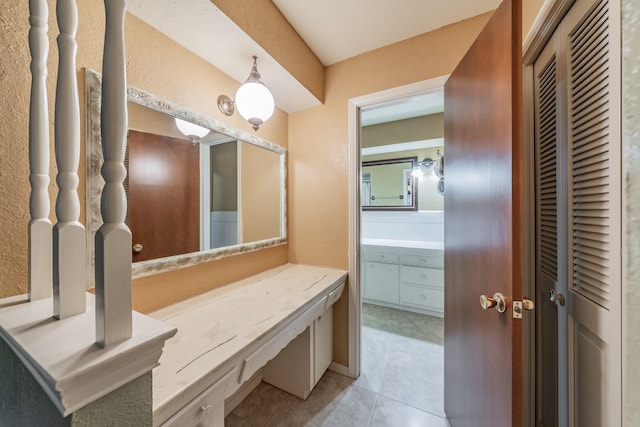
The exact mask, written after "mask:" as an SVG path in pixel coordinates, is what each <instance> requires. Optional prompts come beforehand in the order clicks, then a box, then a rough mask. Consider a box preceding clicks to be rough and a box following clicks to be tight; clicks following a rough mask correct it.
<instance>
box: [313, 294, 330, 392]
mask: <svg viewBox="0 0 640 427" xmlns="http://www.w3.org/2000/svg"><path fill="white" fill-rule="evenodd" d="M313 326H314V329H315V330H314V334H313V356H314V384H313V385H314V386H315V384H317V383H318V381H320V378H321V377H322V375H324V372H325V371H326V370H327V368H328V367H329V365H331V361H332V360H333V306H331V307H329V308H328V309H327V311H325V312H324V313H323V314H322V316H320V317H319V318H318V319H316V321H315V322H314V323H313Z"/></svg>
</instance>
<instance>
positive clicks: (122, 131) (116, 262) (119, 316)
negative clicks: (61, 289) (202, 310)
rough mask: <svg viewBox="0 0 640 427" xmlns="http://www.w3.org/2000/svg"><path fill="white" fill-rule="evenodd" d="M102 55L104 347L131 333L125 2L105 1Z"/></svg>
mask: <svg viewBox="0 0 640 427" xmlns="http://www.w3.org/2000/svg"><path fill="white" fill-rule="evenodd" d="M104 4H105V11H106V29H105V40H104V56H103V58H102V67H103V69H102V112H101V120H100V126H101V132H102V153H103V157H104V164H103V166H102V176H103V177H104V181H105V185H104V189H103V191H102V198H101V201H100V208H101V211H102V219H103V221H104V223H103V224H102V226H101V227H100V228H99V229H98V231H97V232H96V241H95V245H96V250H95V256H96V342H97V343H98V344H99V345H101V346H103V347H106V346H108V345H110V344H113V343H116V342H119V341H122V340H125V339H127V338H130V337H131V231H130V230H129V227H127V225H126V224H125V223H124V219H125V215H126V209H127V196H126V194H125V190H124V186H123V184H122V183H123V181H124V178H125V176H126V173H127V171H126V169H125V166H124V155H125V146H126V134H127V92H126V85H127V83H126V70H125V52H124V14H125V10H126V4H125V1H124V0H105V1H104Z"/></svg>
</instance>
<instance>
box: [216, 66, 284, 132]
mask: <svg viewBox="0 0 640 427" xmlns="http://www.w3.org/2000/svg"><path fill="white" fill-rule="evenodd" d="M257 60H258V57H257V56H254V57H253V67H252V68H251V72H250V73H249V77H248V78H247V80H246V81H245V82H244V84H243V85H242V86H240V88H239V89H238V91H237V92H236V99H235V101H232V100H231V98H229V97H228V96H227V95H220V96H219V97H218V108H219V109H220V111H221V112H222V113H223V114H224V115H227V116H230V115H232V114H233V113H234V112H235V109H236V108H237V109H238V113H240V115H241V116H242V117H244V119H245V120H247V121H248V122H249V123H251V125H252V126H253V130H258V128H259V127H260V125H261V124H263V123H264V122H266V121H267V120H269V119H270V118H271V116H272V115H273V110H274V108H275V103H274V101H273V95H271V92H269V89H267V87H266V86H265V85H264V83H262V81H261V80H260V73H258V65H257Z"/></svg>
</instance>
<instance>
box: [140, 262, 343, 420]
mask: <svg viewBox="0 0 640 427" xmlns="http://www.w3.org/2000/svg"><path fill="white" fill-rule="evenodd" d="M346 276H347V272H346V271H343V270H337V269H333V268H326V267H314V266H308V265H296V264H287V265H283V266H280V267H277V268H274V269H271V270H268V271H266V272H263V273H260V274H257V275H255V276H251V277H249V278H247V279H244V280H240V281H238V282H235V283H232V284H230V285H226V286H223V287H220V288H217V289H214V290H212V291H209V292H207V293H205V294H202V295H199V296H197V297H194V298H191V299H189V300H186V301H182V302H179V303H177V304H174V305H171V306H169V307H166V308H163V309H161V310H158V311H156V312H154V313H151V314H150V315H151V316H153V317H154V318H156V319H159V320H162V321H163V322H165V323H167V324H170V325H172V326H175V327H177V328H178V333H177V334H176V336H175V337H174V338H172V339H171V340H169V341H167V343H166V346H165V349H164V351H163V353H162V357H161V358H160V366H159V367H157V368H156V369H154V371H153V400H154V402H153V406H154V417H155V416H158V415H160V414H159V413H162V414H167V413H169V414H170V413H171V412H172V411H171V409H170V408H167V406H169V407H173V406H174V404H173V402H171V401H172V400H181V399H182V397H183V395H185V394H188V395H192V394H195V393H199V392H201V390H198V388H201V386H202V384H203V382H207V383H208V382H211V381H207V378H209V379H212V380H213V379H215V378H217V377H219V376H221V375H223V374H224V372H226V370H227V369H228V368H227V366H228V365H229V363H230V362H233V361H234V360H235V359H238V358H243V357H245V356H246V355H244V353H245V352H246V351H247V349H248V348H249V346H255V345H263V342H264V341H266V340H268V339H269V336H268V334H269V333H271V332H272V331H273V330H274V329H278V328H282V327H283V326H282V325H286V324H287V322H290V321H291V319H292V318H295V317H296V316H299V315H300V314H301V313H302V312H304V311H305V310H308V308H309V307H310V306H312V305H314V304H317V303H318V302H320V301H322V299H323V298H325V297H326V296H327V294H328V293H329V292H331V291H332V290H334V289H336V288H337V287H339V286H341V284H343V283H344V281H345V279H346ZM233 363H235V362H233ZM176 398H177V399H176Z"/></svg>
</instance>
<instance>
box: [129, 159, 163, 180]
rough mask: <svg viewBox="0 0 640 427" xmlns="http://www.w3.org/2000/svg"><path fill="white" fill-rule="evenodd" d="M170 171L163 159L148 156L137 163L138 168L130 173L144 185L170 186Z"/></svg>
mask: <svg viewBox="0 0 640 427" xmlns="http://www.w3.org/2000/svg"><path fill="white" fill-rule="evenodd" d="M170 170H171V169H170V167H169V165H168V164H167V163H166V162H165V161H163V160H162V159H161V158H158V157H155V156H149V155H146V156H143V157H142V158H140V159H138V160H137V161H136V167H135V169H134V170H132V171H130V173H131V177H132V178H134V179H135V181H136V182H139V183H140V184H142V185H170V184H171V176H170V173H169V172H170Z"/></svg>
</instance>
